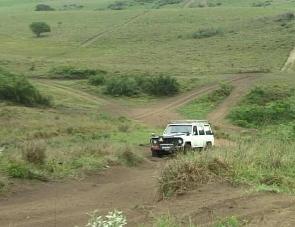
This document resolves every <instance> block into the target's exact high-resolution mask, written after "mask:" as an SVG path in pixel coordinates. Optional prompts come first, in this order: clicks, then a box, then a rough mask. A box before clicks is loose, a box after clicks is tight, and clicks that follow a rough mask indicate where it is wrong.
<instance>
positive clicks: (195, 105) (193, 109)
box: [179, 84, 233, 119]
mask: <svg viewBox="0 0 295 227" xmlns="http://www.w3.org/2000/svg"><path fill="white" fill-rule="evenodd" d="M232 89H233V87H232V86H231V85H227V84H221V87H220V88H219V89H217V90H216V91H214V92H212V93H210V94H208V95H205V96H203V97H201V98H199V99H197V100H194V101H192V102H190V103H188V104H186V105H185V106H183V107H181V108H179V112H180V113H181V114H182V115H183V116H185V117H186V118H189V119H205V118H206V117H207V114H208V113H210V112H211V111H212V110H214V108H215V107H216V106H217V105H218V104H219V103H221V102H222V101H223V100H224V99H225V98H226V97H227V96H229V95H230V93H231V90H232Z"/></svg>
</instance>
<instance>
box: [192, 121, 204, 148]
mask: <svg viewBox="0 0 295 227" xmlns="http://www.w3.org/2000/svg"><path fill="white" fill-rule="evenodd" d="M199 134H200V132H199V127H198V126H194V127H193V135H192V147H203V141H202V139H201V137H200V135H199Z"/></svg>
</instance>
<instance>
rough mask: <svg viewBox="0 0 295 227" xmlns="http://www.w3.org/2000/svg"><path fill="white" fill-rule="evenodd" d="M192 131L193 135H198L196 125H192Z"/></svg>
mask: <svg viewBox="0 0 295 227" xmlns="http://www.w3.org/2000/svg"><path fill="white" fill-rule="evenodd" d="M193 131H194V135H195V136H197V135H198V128H197V126H194V129H193Z"/></svg>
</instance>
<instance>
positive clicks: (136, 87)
mask: <svg viewBox="0 0 295 227" xmlns="http://www.w3.org/2000/svg"><path fill="white" fill-rule="evenodd" d="M179 89H180V85H179V83H178V82H177V80H176V79H175V78H173V77H170V76H141V77H135V76H134V77H133V76H122V77H119V78H117V77H116V78H115V77H113V78H111V79H109V80H108V81H107V82H106V94H109V95H113V96H135V95H138V94H140V93H145V94H148V95H152V96H170V95H175V94H176V93H178V92H179Z"/></svg>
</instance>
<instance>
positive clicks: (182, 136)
mask: <svg viewBox="0 0 295 227" xmlns="http://www.w3.org/2000/svg"><path fill="white" fill-rule="evenodd" d="M150 143H151V151H152V156H153V157H157V156H161V155H163V154H170V153H174V152H176V151H179V150H184V151H185V150H190V149H195V148H201V149H203V148H208V147H212V146H214V134H213V132H212V129H211V126H210V124H209V122H208V121H206V120H182V121H173V122H171V123H170V124H168V125H167V127H166V129H165V131H164V133H163V136H152V138H151V140H150Z"/></svg>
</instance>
